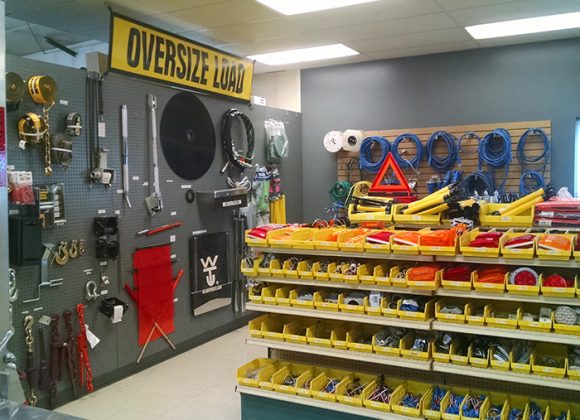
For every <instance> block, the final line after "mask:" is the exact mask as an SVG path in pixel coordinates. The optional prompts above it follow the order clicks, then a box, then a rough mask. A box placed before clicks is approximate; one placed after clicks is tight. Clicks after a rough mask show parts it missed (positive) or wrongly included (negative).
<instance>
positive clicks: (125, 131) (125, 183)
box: [121, 105, 131, 208]
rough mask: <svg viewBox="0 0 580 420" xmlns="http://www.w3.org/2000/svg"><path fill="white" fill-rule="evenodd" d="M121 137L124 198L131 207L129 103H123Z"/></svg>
mask: <svg viewBox="0 0 580 420" xmlns="http://www.w3.org/2000/svg"><path fill="white" fill-rule="evenodd" d="M121 137H122V139H123V198H124V199H125V202H126V203H127V205H128V206H129V208H130V207H131V201H130V200H129V127H128V122H127V105H121Z"/></svg>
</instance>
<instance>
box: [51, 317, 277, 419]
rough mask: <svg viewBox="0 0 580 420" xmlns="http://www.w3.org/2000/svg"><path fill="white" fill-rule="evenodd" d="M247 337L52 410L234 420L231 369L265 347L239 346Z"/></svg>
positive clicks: (233, 337)
mask: <svg viewBox="0 0 580 420" xmlns="http://www.w3.org/2000/svg"><path fill="white" fill-rule="evenodd" d="M247 337H248V329H247V327H243V328H240V329H239V330H236V331H233V332H231V333H229V334H226V335H224V336H222V337H219V338H217V339H215V340H213V341H210V342H209V343H206V344H203V345H201V346H199V347H197V348H195V349H193V350H190V351H188V352H186V353H183V354H180V355H178V356H176V357H173V358H172V359H169V360H167V361H165V362H163V363H160V364H158V365H156V366H153V367H152V368H150V369H147V370H144V371H143V372H139V373H137V374H135V375H133V376H131V377H129V378H125V379H123V380H122V381H119V382H117V383H115V384H113V385H110V386H108V387H106V388H103V389H100V390H97V391H95V392H94V393H92V394H89V395H87V396H85V397H83V398H81V399H79V400H77V401H73V402H71V403H69V404H67V405H65V406H62V407H60V408H59V409H58V410H57V411H60V412H63V413H67V414H71V415H75V416H79V417H84V418H87V419H90V420H100V419H105V418H106V419H108V420H115V419H123V420H133V419H139V420H148V419H153V418H155V419H171V420H174V419H175V420H180V419H184V420H185V419H208V420H234V419H239V418H240V417H241V415H240V397H239V395H238V394H237V393H236V392H235V384H236V380H235V375H236V369H237V368H238V367H239V366H241V365H243V364H244V363H246V362H248V361H250V360H252V359H255V358H256V357H267V350H266V349H265V348H262V347H255V346H246V345H244V340H245V339H246V338H247Z"/></svg>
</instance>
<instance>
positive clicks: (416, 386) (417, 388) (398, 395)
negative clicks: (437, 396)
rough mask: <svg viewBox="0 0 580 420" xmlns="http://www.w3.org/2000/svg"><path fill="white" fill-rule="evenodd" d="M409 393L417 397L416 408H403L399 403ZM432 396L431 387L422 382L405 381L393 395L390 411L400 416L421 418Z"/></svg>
mask: <svg viewBox="0 0 580 420" xmlns="http://www.w3.org/2000/svg"><path fill="white" fill-rule="evenodd" d="M408 392H410V393H412V394H414V395H417V396H419V395H420V398H419V405H418V406H417V407H405V406H403V405H402V404H401V403H402V401H403V398H405V395H406V394H407V393H408ZM432 395H433V385H431V384H425V383H422V382H414V381H405V382H403V383H402V384H401V385H400V386H399V387H398V388H397V389H396V390H395V392H394V393H393V396H392V398H391V409H392V410H393V411H394V412H395V413H397V414H400V415H402V416H410V417H421V416H422V414H423V410H424V409H425V408H426V407H427V404H428V403H429V402H430V401H431V396H432Z"/></svg>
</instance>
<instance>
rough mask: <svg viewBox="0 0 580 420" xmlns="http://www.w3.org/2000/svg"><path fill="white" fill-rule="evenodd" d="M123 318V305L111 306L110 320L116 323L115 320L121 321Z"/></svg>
mask: <svg viewBox="0 0 580 420" xmlns="http://www.w3.org/2000/svg"><path fill="white" fill-rule="evenodd" d="M122 319H123V305H115V306H114V307H113V317H112V318H111V322H112V323H113V324H116V323H117V322H121V320H122Z"/></svg>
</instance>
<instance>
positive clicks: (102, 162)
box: [91, 148, 115, 187]
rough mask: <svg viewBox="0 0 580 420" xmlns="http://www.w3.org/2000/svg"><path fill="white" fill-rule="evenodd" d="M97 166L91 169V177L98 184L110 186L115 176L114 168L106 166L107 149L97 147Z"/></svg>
mask: <svg viewBox="0 0 580 420" xmlns="http://www.w3.org/2000/svg"><path fill="white" fill-rule="evenodd" d="M96 152H97V154H96V157H97V167H96V168H95V169H93V170H92V172H91V178H92V179H93V180H95V181H97V182H99V183H100V184H103V185H107V186H109V187H110V186H111V184H112V183H113V178H114V176H115V170H114V169H111V168H107V153H109V150H108V149H103V148H100V149H97V151H96Z"/></svg>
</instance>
